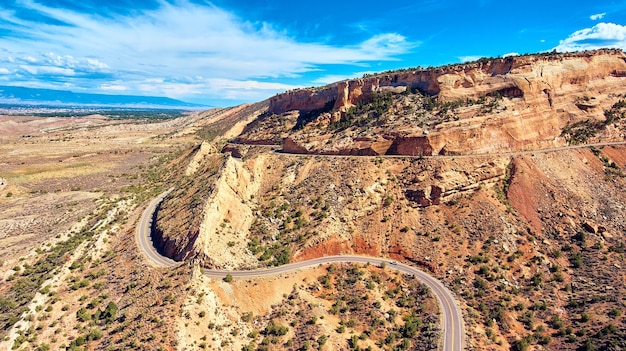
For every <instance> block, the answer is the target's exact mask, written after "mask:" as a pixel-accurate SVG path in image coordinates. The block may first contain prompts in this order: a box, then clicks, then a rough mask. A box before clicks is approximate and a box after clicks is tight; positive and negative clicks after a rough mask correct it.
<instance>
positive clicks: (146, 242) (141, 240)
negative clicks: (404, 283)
mask: <svg viewBox="0 0 626 351" xmlns="http://www.w3.org/2000/svg"><path fill="white" fill-rule="evenodd" d="M171 191H172V189H170V190H168V191H166V192H164V193H163V194H161V195H159V196H158V197H157V198H155V199H154V200H152V202H150V204H149V205H148V207H147V208H146V209H145V210H144V211H143V214H142V216H141V219H140V221H139V225H138V226H137V231H136V240H137V244H138V245H139V248H140V249H141V251H142V252H143V253H144V254H145V255H146V257H147V258H148V259H149V260H150V261H151V262H152V263H153V264H155V265H156V266H160V267H175V266H176V265H178V264H179V263H178V262H176V261H173V260H172V259H170V258H167V257H163V256H161V255H160V254H159V253H158V252H157V251H156V249H155V248H154V245H153V243H152V238H151V231H152V218H153V216H154V211H156V208H157V207H158V205H159V204H160V203H161V201H163V198H165V196H167V194H169V193H170V192H171ZM336 262H348V263H370V264H374V265H381V263H383V262H385V263H386V266H387V267H388V269H394V270H397V271H400V272H402V273H405V274H410V275H413V276H415V277H416V278H417V279H419V280H420V281H421V282H423V283H424V284H426V285H427V286H428V287H430V289H431V291H432V292H433V294H434V295H435V297H436V298H437V300H438V301H439V305H440V306H441V310H442V325H443V330H442V334H443V350H445V351H449V350H450V351H461V350H463V347H464V342H465V333H464V331H463V316H462V314H461V311H460V310H459V308H458V306H457V304H456V301H455V299H454V297H453V296H452V294H451V293H450V291H449V290H448V289H446V287H445V286H443V284H442V283H441V282H439V281H438V280H437V279H435V278H433V277H432V276H430V275H428V274H427V273H426V272H424V271H421V270H419V269H417V268H414V267H411V266H408V265H405V264H402V263H397V262H392V261H389V260H386V259H382V258H375V257H365V256H348V255H345V256H325V257H319V258H314V259H312V260H307V261H303V262H296V263H290V264H286V265H283V266H278V267H271V268H267V269H260V270H251V271H227V270H217V269H216V270H208V269H205V270H204V274H205V275H206V276H207V277H211V278H223V277H225V276H226V275H228V274H230V275H232V276H233V277H234V278H252V277H260V276H268V275H275V274H280V273H287V272H291V271H294V270H299V269H305V268H309V267H314V266H318V265H321V264H328V263H336Z"/></svg>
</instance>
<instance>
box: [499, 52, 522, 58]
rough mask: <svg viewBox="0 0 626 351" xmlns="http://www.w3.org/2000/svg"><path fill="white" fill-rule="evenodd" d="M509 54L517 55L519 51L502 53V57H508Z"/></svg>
mask: <svg viewBox="0 0 626 351" xmlns="http://www.w3.org/2000/svg"><path fill="white" fill-rule="evenodd" d="M510 56H519V53H518V52H509V53H508V54H504V55H502V57H503V58H505V57H510Z"/></svg>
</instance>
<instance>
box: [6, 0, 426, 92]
mask: <svg viewBox="0 0 626 351" xmlns="http://www.w3.org/2000/svg"><path fill="white" fill-rule="evenodd" d="M21 3H22V4H24V6H25V9H26V10H28V11H31V12H33V13H39V14H41V15H44V16H47V17H50V18H53V19H56V20H58V21H61V22H63V23H66V25H64V26H55V25H51V24H46V23H35V22H27V23H24V20H22V19H19V18H17V17H16V16H15V15H14V14H11V13H10V12H7V13H4V14H3V15H6V16H8V17H7V19H6V20H4V19H3V20H4V22H0V29H4V30H9V31H12V32H14V33H16V34H15V38H18V37H19V38H20V39H14V38H13V37H9V36H2V37H0V47H2V48H4V49H5V50H6V51H7V52H8V55H7V56H12V57H22V58H23V59H20V60H19V61H20V62H16V63H15V64H14V65H19V64H21V65H23V66H26V68H24V67H22V70H24V71H26V72H28V73H30V74H41V73H42V72H44V73H47V74H53V71H55V69H53V68H55V67H56V72H57V73H58V74H59V75H61V76H69V75H75V76H76V77H80V76H81V74H83V73H101V74H106V75H108V77H106V79H107V81H99V82H97V83H96V85H95V86H96V87H99V88H101V87H102V86H109V87H111V86H115V85H117V84H113V83H111V81H110V80H111V79H114V80H121V81H123V82H124V84H123V85H124V86H126V87H128V91H130V92H133V91H135V92H137V91H141V92H150V91H157V92H158V91H163V92H165V91H167V92H170V93H171V94H176V95H177V96H180V97H183V96H184V94H193V95H195V94H200V93H201V92H202V93H204V92H206V91H207V90H206V89H205V88H198V87H197V86H196V84H208V82H207V81H206V80H207V79H208V78H205V81H204V82H202V83H198V82H195V83H194V80H191V82H187V80H188V79H187V77H197V76H198V75H202V76H203V77H209V78H210V79H213V83H212V84H215V82H216V80H219V79H222V80H224V81H225V82H230V83H229V84H235V83H233V82H237V83H236V84H239V85H244V86H246V87H248V88H244V89H248V90H255V91H258V92H265V93H267V91H274V90H275V87H273V88H271V89H270V88H269V86H268V85H267V83H265V84H263V83H262V82H261V81H262V80H267V79H270V78H278V77H298V76H300V75H302V74H304V73H306V72H312V71H318V70H320V69H321V68H322V66H323V65H365V64H367V63H368V62H376V61H389V60H395V59H396V57H397V56H398V55H401V54H404V53H407V52H408V51H410V50H411V49H412V48H414V47H416V46H418V45H419V44H420V43H418V42H411V41H409V40H408V39H407V38H406V37H404V36H402V35H400V34H397V33H382V34H377V35H374V36H372V37H371V38H369V39H367V40H364V41H362V42H356V43H353V44H352V45H343V46H339V45H332V44H329V43H325V42H299V41H298V40H296V39H295V38H293V37H290V36H289V35H288V34H287V33H285V32H283V31H281V30H276V29H274V28H273V27H272V26H271V25H270V24H267V23H261V24H256V23H249V22H246V21H244V20H242V19H240V18H238V17H236V16H234V15H232V14H231V13H228V12H225V11H223V10H221V9H219V8H217V7H215V6H213V5H207V6H200V5H195V4H192V3H190V2H188V1H187V0H181V1H177V2H176V4H175V5H173V4H169V3H168V2H165V1H163V2H160V7H158V8H156V9H153V10H145V11H143V12H142V11H134V12H132V14H130V15H125V16H122V15H115V16H112V17H111V18H109V17H100V16H98V15H97V14H84V13H78V12H73V11H70V10H66V9H61V8H54V7H48V6H46V5H42V4H40V3H37V2H34V1H32V0H23V1H21ZM30 38H33V39H30ZM15 68H16V69H17V68H18V67H15ZM33 72H35V73H33ZM146 79H157V80H158V79H161V81H153V82H146ZM195 81H197V80H195ZM72 82H73V83H75V84H77V85H78V84H79V83H80V82H78V81H74V80H73V81H72ZM242 82H246V83H242ZM253 82H255V83H253ZM89 84H93V82H91V83H89ZM107 84H108V85H107ZM236 84H235V85H236ZM272 84H273V83H272ZM154 85H159V86H160V87H154ZM218 85H219V84H218ZM233 89H234V88H233ZM209 91H210V92H211V93H214V94H219V92H218V91H215V92H213V91H212V90H210V89H209Z"/></svg>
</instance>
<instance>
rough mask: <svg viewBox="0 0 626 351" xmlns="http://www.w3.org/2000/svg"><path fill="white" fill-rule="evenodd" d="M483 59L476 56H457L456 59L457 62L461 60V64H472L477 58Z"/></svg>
mask: <svg viewBox="0 0 626 351" xmlns="http://www.w3.org/2000/svg"><path fill="white" fill-rule="evenodd" d="M481 57H484V56H478V55H469V56H458V57H457V58H458V59H459V60H461V62H463V63H465V62H472V61H476V60H478V59H479V58H481Z"/></svg>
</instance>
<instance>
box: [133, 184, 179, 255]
mask: <svg viewBox="0 0 626 351" xmlns="http://www.w3.org/2000/svg"><path fill="white" fill-rule="evenodd" d="M172 190H174V188H171V189H169V190H167V191H166V192H164V193H162V194H161V195H159V196H157V197H156V198H155V199H153V200H152V201H151V202H150V204H149V205H148V207H146V209H145V210H144V211H143V214H142V215H141V219H139V224H138V225H137V231H136V234H135V239H136V241H137V245H138V246H139V249H140V250H141V252H143V253H144V254H145V255H146V256H147V257H148V259H149V260H150V262H152V263H153V264H154V265H156V266H159V267H174V266H176V265H178V262H176V261H174V260H172V259H171V258H169V257H165V256H163V255H161V254H160V253H159V252H158V251H157V250H156V248H155V247H154V243H153V242H152V219H153V218H154V212H155V211H156V209H157V207H158V206H159V205H160V204H161V201H163V199H164V198H165V197H166V196H167V194H169V193H170V192H172Z"/></svg>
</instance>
